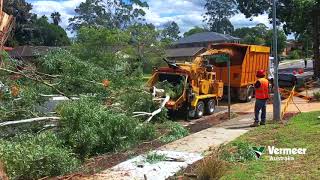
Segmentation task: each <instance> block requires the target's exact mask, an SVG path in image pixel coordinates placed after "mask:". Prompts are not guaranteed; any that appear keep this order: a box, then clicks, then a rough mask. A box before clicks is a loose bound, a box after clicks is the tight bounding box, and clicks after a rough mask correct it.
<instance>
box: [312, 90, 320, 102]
mask: <svg viewBox="0 0 320 180" xmlns="http://www.w3.org/2000/svg"><path fill="white" fill-rule="evenodd" d="M313 97H314V99H315V100H317V101H320V91H318V92H314V93H313Z"/></svg>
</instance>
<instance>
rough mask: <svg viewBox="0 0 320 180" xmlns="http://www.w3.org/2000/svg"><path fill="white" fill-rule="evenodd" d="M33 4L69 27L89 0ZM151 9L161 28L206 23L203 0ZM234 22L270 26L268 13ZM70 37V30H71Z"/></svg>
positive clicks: (156, 1)
mask: <svg viewBox="0 0 320 180" xmlns="http://www.w3.org/2000/svg"><path fill="white" fill-rule="evenodd" d="M26 1H27V2H29V3H31V4H32V5H33V10H32V11H33V12H34V13H36V14H39V15H47V16H48V17H50V14H51V13H52V12H54V11H58V12H60V14H61V19H62V22H61V24H60V25H61V26H62V27H64V28H66V27H67V26H68V19H69V18H71V17H73V16H74V14H75V12H74V9H75V8H76V7H77V6H78V5H79V4H80V3H81V2H84V1H85V0H26ZM146 1H147V2H148V4H149V8H148V9H145V12H146V16H145V18H146V21H147V22H149V23H153V24H154V25H155V26H156V27H159V28H160V27H161V26H162V25H163V24H164V23H166V22H168V21H175V22H177V23H178V25H179V27H180V31H181V32H182V33H184V32H186V31H188V30H189V29H191V28H192V27H194V26H200V27H202V26H203V25H204V23H203V14H204V12H205V11H204V8H203V0H146ZM230 21H231V22H232V24H233V25H234V27H235V28H240V27H253V26H255V25H256V24H258V23H264V24H266V25H267V26H269V27H270V24H269V20H268V15H266V14H264V15H260V16H258V17H254V18H253V19H252V20H250V19H247V18H245V16H244V15H243V14H241V13H239V14H237V15H235V16H233V17H232V18H231V19H230ZM68 35H69V36H70V35H71V34H70V32H68Z"/></svg>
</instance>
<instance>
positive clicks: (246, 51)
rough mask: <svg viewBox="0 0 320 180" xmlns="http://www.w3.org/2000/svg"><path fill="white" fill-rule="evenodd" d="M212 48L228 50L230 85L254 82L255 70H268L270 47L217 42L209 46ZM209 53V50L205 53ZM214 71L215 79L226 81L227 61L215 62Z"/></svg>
mask: <svg viewBox="0 0 320 180" xmlns="http://www.w3.org/2000/svg"><path fill="white" fill-rule="evenodd" d="M211 49H213V50H218V51H219V50H223V51H226V52H228V54H229V56H230V61H231V86H232V87H245V86H248V85H250V84H254V83H255V81H256V80H257V78H256V72H257V71H258V70H260V69H264V70H266V72H267V70H268V68H269V54H270V48H269V47H264V46H255V45H241V44H217V45H213V46H212V47H211ZM208 54H210V50H209V51H208V52H207V55H208ZM209 63H210V64H212V65H214V71H215V72H216V74H217V79H221V80H222V81H223V82H224V83H227V82H228V67H227V63H215V62H214V61H211V62H210V61H209Z"/></svg>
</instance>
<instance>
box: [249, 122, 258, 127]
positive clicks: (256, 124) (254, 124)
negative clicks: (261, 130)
mask: <svg viewBox="0 0 320 180" xmlns="http://www.w3.org/2000/svg"><path fill="white" fill-rule="evenodd" d="M258 126H259V123H258V122H254V123H253V124H251V125H250V127H258Z"/></svg>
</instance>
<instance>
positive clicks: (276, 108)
mask: <svg viewBox="0 0 320 180" xmlns="http://www.w3.org/2000/svg"><path fill="white" fill-rule="evenodd" d="M276 3H277V2H276V0H273V3H272V4H273V5H272V11H273V21H272V22H273V56H274V64H273V66H274V78H273V81H274V82H273V83H274V97H273V120H275V121H280V120H281V98H280V93H279V81H278V78H279V75H278V68H279V59H278V36H277V33H278V32H277V31H278V28H277V19H276V17H277V16H276V15H277V8H276Z"/></svg>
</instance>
